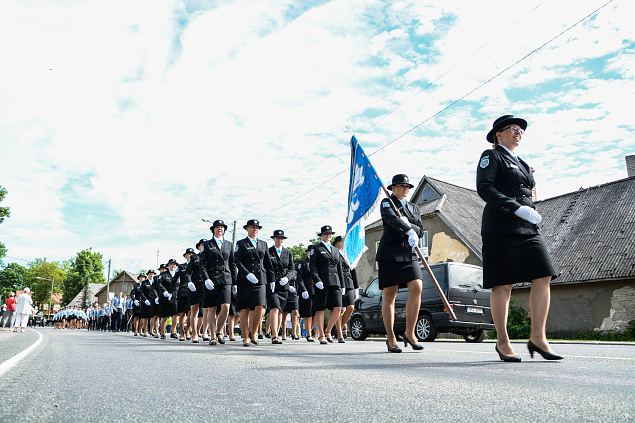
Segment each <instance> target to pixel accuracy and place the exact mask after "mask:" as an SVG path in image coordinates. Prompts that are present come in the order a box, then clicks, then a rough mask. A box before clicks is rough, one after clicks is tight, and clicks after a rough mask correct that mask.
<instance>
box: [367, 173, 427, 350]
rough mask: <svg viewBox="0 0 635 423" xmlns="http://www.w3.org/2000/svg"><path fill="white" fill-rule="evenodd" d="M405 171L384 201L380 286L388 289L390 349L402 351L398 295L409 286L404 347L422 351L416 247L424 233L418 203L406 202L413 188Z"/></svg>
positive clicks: (379, 251)
mask: <svg viewBox="0 0 635 423" xmlns="http://www.w3.org/2000/svg"><path fill="white" fill-rule="evenodd" d="M413 187H414V185H412V184H411V183H410V181H409V179H408V176H406V175H404V174H399V175H395V176H393V178H392V183H391V184H390V185H388V187H387V188H388V189H389V190H391V191H392V195H391V196H390V198H384V199H383V200H382V201H381V207H380V211H381V219H382V222H383V225H384V233H383V234H382V236H381V240H380V241H379V248H378V249H377V261H378V263H379V271H378V273H379V288H380V289H383V290H384V296H383V303H382V306H381V314H382V318H383V319H384V326H385V327H386V334H387V335H388V339H387V340H386V346H387V348H388V352H392V353H400V352H401V349H400V348H399V347H398V346H397V339H396V338H395V332H394V330H393V324H394V322H395V298H396V297H397V291H398V290H399V288H400V287H406V286H407V287H408V299H407V300H406V330H405V332H404V336H403V340H404V346H407V345H408V344H410V345H411V346H412V349H414V350H416V351H419V350H422V349H423V347H422V346H421V345H419V344H417V343H416V340H417V338H416V337H415V323H416V322H417V318H418V317H419V307H420V306H421V278H422V276H421V266H420V264H419V258H418V257H417V255H416V254H415V252H414V248H415V247H416V246H417V244H418V243H419V237H420V236H421V234H422V233H423V229H422V226H423V225H422V223H421V212H420V211H419V207H418V206H417V205H416V204H413V203H409V202H408V201H406V197H407V196H408V192H409V191H410V189H411V188H413ZM391 201H392V203H393V204H394V205H395V206H396V207H397V208H398V209H399V211H400V212H401V214H402V216H401V217H397V214H396V213H395V211H394V210H393V207H392V205H391Z"/></svg>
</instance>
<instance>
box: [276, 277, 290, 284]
mask: <svg viewBox="0 0 635 423" xmlns="http://www.w3.org/2000/svg"><path fill="white" fill-rule="evenodd" d="M278 283H279V284H280V285H282V286H285V285H286V284H288V283H289V278H287V277H286V276H285V277H284V278H282V279H280V281H279V282H278Z"/></svg>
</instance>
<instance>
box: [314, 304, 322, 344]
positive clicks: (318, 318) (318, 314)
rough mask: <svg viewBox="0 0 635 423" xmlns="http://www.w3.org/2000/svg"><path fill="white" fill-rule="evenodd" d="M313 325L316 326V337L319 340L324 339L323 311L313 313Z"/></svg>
mask: <svg viewBox="0 0 635 423" xmlns="http://www.w3.org/2000/svg"><path fill="white" fill-rule="evenodd" d="M313 323H314V324H316V325H317V336H318V338H319V339H322V338H324V310H322V311H317V312H316V313H315V319H313Z"/></svg>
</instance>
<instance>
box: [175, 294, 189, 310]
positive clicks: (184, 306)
mask: <svg viewBox="0 0 635 423" xmlns="http://www.w3.org/2000/svg"><path fill="white" fill-rule="evenodd" d="M189 311H190V301H189V298H188V297H185V296H182V297H179V298H178V301H177V304H176V312H177V313H178V314H181V313H189Z"/></svg>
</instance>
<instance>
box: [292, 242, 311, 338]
mask: <svg viewBox="0 0 635 423" xmlns="http://www.w3.org/2000/svg"><path fill="white" fill-rule="evenodd" d="M313 248H314V246H313V245H309V246H308V247H307V248H306V258H305V259H303V260H302V261H301V262H300V263H298V268H297V270H296V278H297V281H298V288H299V290H300V297H299V298H298V311H299V313H300V317H301V318H302V320H304V330H305V332H306V340H307V342H315V339H313V336H312V333H313V316H315V287H314V285H313V274H312V273H311V268H310V266H309V260H310V258H311V254H312V253H313Z"/></svg>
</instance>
